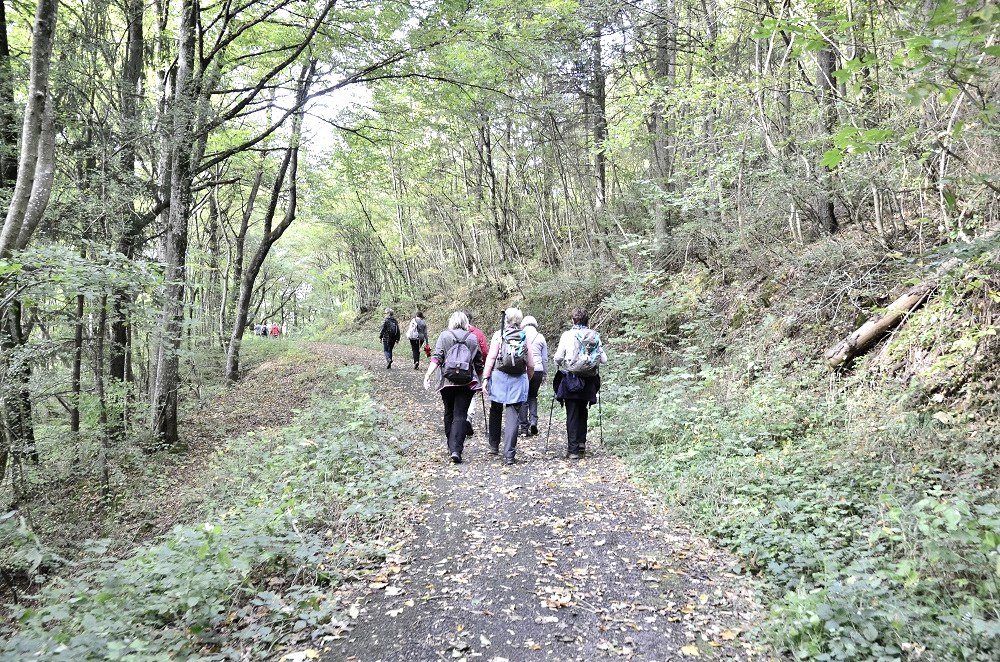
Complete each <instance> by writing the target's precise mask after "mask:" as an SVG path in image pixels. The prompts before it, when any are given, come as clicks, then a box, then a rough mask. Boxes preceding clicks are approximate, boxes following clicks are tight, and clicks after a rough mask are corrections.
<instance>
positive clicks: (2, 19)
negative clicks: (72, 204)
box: [0, 1, 17, 189]
mask: <svg viewBox="0 0 1000 662" xmlns="http://www.w3.org/2000/svg"><path fill="white" fill-rule="evenodd" d="M6 4H7V3H6V2H3V1H0V189H12V188H14V185H15V184H16V183H17V107H16V106H15V103H14V73H13V71H12V70H11V65H10V45H9V44H8V43H7V9H6Z"/></svg>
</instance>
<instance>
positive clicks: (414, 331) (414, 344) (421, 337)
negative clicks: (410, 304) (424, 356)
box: [406, 310, 427, 370]
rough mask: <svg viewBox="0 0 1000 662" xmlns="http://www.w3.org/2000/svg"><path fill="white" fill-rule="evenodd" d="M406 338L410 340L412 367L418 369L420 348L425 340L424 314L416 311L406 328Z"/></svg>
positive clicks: (425, 324)
mask: <svg viewBox="0 0 1000 662" xmlns="http://www.w3.org/2000/svg"><path fill="white" fill-rule="evenodd" d="M406 339H407V340H409V341H410V350H411V351H412V352H413V369H414V370H419V369H420V348H421V347H423V346H424V343H426V342H427V322H425V321H424V314H423V313H422V312H421V311H419V310H418V311H417V314H416V315H414V316H413V319H411V320H410V326H409V328H407V329H406Z"/></svg>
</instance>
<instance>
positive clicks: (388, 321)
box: [378, 308, 400, 370]
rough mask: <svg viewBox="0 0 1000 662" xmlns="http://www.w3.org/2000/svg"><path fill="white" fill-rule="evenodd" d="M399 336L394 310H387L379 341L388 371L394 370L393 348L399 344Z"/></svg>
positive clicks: (379, 333)
mask: <svg viewBox="0 0 1000 662" xmlns="http://www.w3.org/2000/svg"><path fill="white" fill-rule="evenodd" d="M399 336H400V333H399V322H397V321H396V318H395V317H393V312H392V308H386V309H385V319H384V320H382V329H381V330H380V331H379V332H378V339H379V340H381V341H382V352H383V353H384V354H385V367H386V370H388V369H390V368H392V348H393V347H395V346H396V343H398V342H399Z"/></svg>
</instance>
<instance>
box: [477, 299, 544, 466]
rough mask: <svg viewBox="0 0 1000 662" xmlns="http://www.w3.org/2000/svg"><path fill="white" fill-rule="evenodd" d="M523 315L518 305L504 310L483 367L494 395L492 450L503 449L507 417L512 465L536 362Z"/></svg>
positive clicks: (506, 452) (507, 454)
mask: <svg viewBox="0 0 1000 662" xmlns="http://www.w3.org/2000/svg"><path fill="white" fill-rule="evenodd" d="M522 319H523V316H522V315H521V311H520V310H518V309H517V308H508V309H507V310H505V311H504V315H503V324H502V325H501V327H502V328H501V329H500V330H499V331H497V332H496V333H494V334H493V339H492V340H491V341H490V352H489V354H488V355H487V356H486V368H485V370H484V371H483V381H484V383H485V384H486V391H487V393H488V394H489V397H490V425H489V431H490V435H489V436H490V438H489V446H490V450H489V453H490V455H498V454H499V452H500V425H501V421H503V459H504V463H505V464H508V465H510V464H514V461H515V460H514V454H515V452H516V450H517V427H518V419H519V418H520V415H521V408H522V407H524V406H525V404H526V403H527V401H528V382H529V381H530V380H531V378H532V376H533V375H534V374H535V363H534V360H533V359H532V356H531V352H530V351H528V347H527V343H526V342H525V339H524V331H522V330H521V320H522Z"/></svg>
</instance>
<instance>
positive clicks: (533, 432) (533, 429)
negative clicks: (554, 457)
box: [528, 423, 538, 437]
mask: <svg viewBox="0 0 1000 662" xmlns="http://www.w3.org/2000/svg"><path fill="white" fill-rule="evenodd" d="M528 431H529V432H531V436H532V437H534V436H535V435H536V434H538V426H537V425H535V424H534V423H532V424H531V427H530V428H529V429H528Z"/></svg>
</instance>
